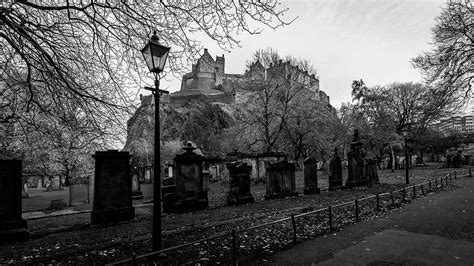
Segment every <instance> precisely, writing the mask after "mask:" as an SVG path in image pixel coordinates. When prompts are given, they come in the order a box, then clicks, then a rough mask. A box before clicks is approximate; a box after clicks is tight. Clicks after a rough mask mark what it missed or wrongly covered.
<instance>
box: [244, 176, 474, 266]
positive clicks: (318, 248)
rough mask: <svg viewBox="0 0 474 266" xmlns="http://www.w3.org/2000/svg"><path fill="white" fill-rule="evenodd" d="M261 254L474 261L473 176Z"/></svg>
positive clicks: (358, 260) (288, 259) (325, 261)
mask: <svg viewBox="0 0 474 266" xmlns="http://www.w3.org/2000/svg"><path fill="white" fill-rule="evenodd" d="M454 182H455V184H458V185H460V186H462V187H461V188H458V189H455V190H451V191H448V192H442V193H439V194H435V195H431V196H428V197H426V198H423V199H417V200H416V201H414V202H412V203H411V204H410V205H407V206H404V207H403V208H400V209H398V210H395V211H393V212H392V213H389V214H385V215H383V217H381V218H378V219H375V220H371V221H364V222H360V223H357V224H354V225H351V226H348V227H345V228H343V229H342V230H341V231H338V232H335V233H333V234H330V235H326V236H322V237H319V238H316V239H313V240H310V241H306V242H303V243H301V244H298V245H296V246H295V247H293V249H291V250H287V251H283V252H280V253H277V254H274V255H273V256H271V257H267V258H265V259H260V260H259V261H255V262H254V263H253V264H264V265H265V264H267V265H316V264H318V263H319V264H320V265H402V264H417V265H474V178H464V179H461V180H459V179H458V180H455V181H454Z"/></svg>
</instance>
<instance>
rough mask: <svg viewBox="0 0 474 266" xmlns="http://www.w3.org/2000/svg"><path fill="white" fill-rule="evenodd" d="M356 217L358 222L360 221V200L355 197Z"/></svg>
mask: <svg viewBox="0 0 474 266" xmlns="http://www.w3.org/2000/svg"><path fill="white" fill-rule="evenodd" d="M355 218H356V222H358V221H359V201H358V200H357V199H355Z"/></svg>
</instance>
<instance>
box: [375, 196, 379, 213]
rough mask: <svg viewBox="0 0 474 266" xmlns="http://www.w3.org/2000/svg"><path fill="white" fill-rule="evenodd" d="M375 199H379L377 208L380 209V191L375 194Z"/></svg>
mask: <svg viewBox="0 0 474 266" xmlns="http://www.w3.org/2000/svg"><path fill="white" fill-rule="evenodd" d="M375 199H376V200H377V210H378V211H379V210H380V196H379V193H377V195H375Z"/></svg>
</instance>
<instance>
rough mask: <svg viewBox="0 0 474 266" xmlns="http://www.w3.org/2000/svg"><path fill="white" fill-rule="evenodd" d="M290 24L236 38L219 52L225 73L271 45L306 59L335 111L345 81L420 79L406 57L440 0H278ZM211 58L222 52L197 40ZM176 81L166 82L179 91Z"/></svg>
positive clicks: (424, 44) (424, 45) (346, 90)
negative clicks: (235, 42) (237, 41)
mask: <svg viewBox="0 0 474 266" xmlns="http://www.w3.org/2000/svg"><path fill="white" fill-rule="evenodd" d="M283 5H284V6H287V7H288V8H289V11H288V13H287V14H286V15H285V16H284V17H285V18H292V17H296V16H297V17H298V18H297V19H296V21H294V22H293V23H292V24H291V25H289V26H286V27H284V28H279V29H277V30H275V31H274V30H272V29H265V30H264V32H263V33H262V34H260V35H253V36H248V35H240V36H239V37H240V40H241V45H242V47H241V48H236V49H233V50H232V51H231V52H230V53H225V59H226V73H235V74H238V73H243V72H244V68H245V62H246V61H247V60H249V59H250V57H251V54H252V53H253V52H254V51H255V50H258V49H262V48H265V47H272V48H274V49H276V50H277V51H278V52H279V53H280V55H282V56H286V55H292V56H295V57H300V58H305V59H309V60H310V61H311V63H312V64H313V65H314V66H315V68H316V69H317V71H318V75H319V79H320V88H321V89H322V90H323V91H325V92H326V93H327V94H328V95H329V96H330V98H331V104H332V105H333V106H335V107H336V108H339V107H340V105H341V103H342V102H348V101H350V100H351V95H350V93H351V83H352V80H354V79H361V78H362V79H363V80H364V82H365V83H366V84H367V85H368V86H373V85H384V84H389V83H392V82H395V81H400V82H403V81H415V82H416V81H421V75H420V74H419V72H418V70H416V69H413V67H412V66H411V64H410V59H411V58H413V57H415V56H416V55H418V54H419V53H421V52H422V51H424V50H427V49H429V47H430V46H429V42H430V41H431V28H432V27H433V26H434V23H435V21H434V18H435V17H436V16H438V15H439V14H440V11H441V7H443V6H444V5H445V0H312V1H311V0H307V1H304V0H286V1H285V0H284V1H283ZM202 42H203V43H204V44H205V46H206V47H207V48H208V49H209V53H210V54H211V55H212V56H213V57H215V56H216V55H221V54H223V53H224V52H223V51H221V50H220V49H218V48H217V46H216V45H214V44H212V42H211V41H208V40H202ZM179 85H180V80H175V81H173V82H171V83H167V85H166V87H168V89H169V90H170V91H177V90H179Z"/></svg>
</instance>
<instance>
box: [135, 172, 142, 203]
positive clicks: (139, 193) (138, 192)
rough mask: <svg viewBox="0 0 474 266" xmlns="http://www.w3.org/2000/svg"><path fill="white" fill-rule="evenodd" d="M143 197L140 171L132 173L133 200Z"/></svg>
mask: <svg viewBox="0 0 474 266" xmlns="http://www.w3.org/2000/svg"><path fill="white" fill-rule="evenodd" d="M137 199H143V193H142V190H141V188H140V181H139V180H138V173H134V174H133V175H132V200H137Z"/></svg>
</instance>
